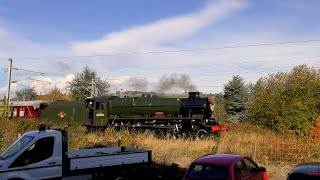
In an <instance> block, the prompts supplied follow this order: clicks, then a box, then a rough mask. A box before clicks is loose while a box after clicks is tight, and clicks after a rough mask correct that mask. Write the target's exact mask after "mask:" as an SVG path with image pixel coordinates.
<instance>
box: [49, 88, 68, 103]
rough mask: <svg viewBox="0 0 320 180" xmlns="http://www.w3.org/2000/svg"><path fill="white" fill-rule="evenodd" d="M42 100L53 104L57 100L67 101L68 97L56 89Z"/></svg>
mask: <svg viewBox="0 0 320 180" xmlns="http://www.w3.org/2000/svg"><path fill="white" fill-rule="evenodd" d="M44 100H46V101H48V102H53V101H58V100H69V97H68V96H67V95H65V94H63V93H61V91H60V90H59V89H58V88H54V89H52V90H51V91H50V92H49V93H48V94H47V95H45V97H44Z"/></svg>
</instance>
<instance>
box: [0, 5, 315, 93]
mask: <svg viewBox="0 0 320 180" xmlns="http://www.w3.org/2000/svg"><path fill="white" fill-rule="evenodd" d="M318 7H320V1H317V0H308V1H300V0H290V1H289V0H283V1H276V0H260V1H256V0H228V1H225V0H202V1H199V0H188V1H182V0H161V1H155V0H139V1H129V0H108V1H104V0H93V1H76V0H68V1H65V0H64V1H63V0H56V1H49V0H29V1H18V0H0V97H3V96H5V94H6V91H7V85H8V76H7V71H6V70H7V68H8V66H9V61H8V59H9V58H11V59H12V61H13V68H14V69H13V71H12V81H14V83H11V88H12V89H11V96H14V92H15V91H16V90H20V89H23V88H26V87H34V88H35V90H36V91H37V92H38V93H39V94H45V93H48V92H49V91H50V90H51V89H52V88H54V87H57V88H59V89H60V90H61V91H63V92H67V91H68V87H67V84H68V82H70V81H71V80H72V79H73V78H74V77H75V75H76V74H77V73H80V72H81V71H82V70H83V68H84V67H85V66H89V67H90V68H92V69H93V70H94V71H96V72H97V74H98V76H99V77H101V78H102V79H105V80H107V81H108V82H109V83H110V85H111V88H110V92H115V91H119V90H121V89H122V90H123V91H126V90H141V91H156V92H157V91H158V92H175V93H181V92H186V91H191V90H196V91H200V92H204V93H221V92H223V87H224V85H225V84H227V83H228V82H229V81H230V80H231V79H232V76H235V75H239V76H240V77H242V78H243V79H244V81H245V82H246V83H253V84H254V83H255V82H256V81H257V80H258V79H259V78H262V77H267V76H268V75H270V74H273V73H276V72H280V71H281V72H287V71H289V70H290V69H292V68H293V67H295V66H297V65H301V64H306V65H307V66H308V67H314V68H319V66H320V63H319V62H320V53H319V52H318V51H319V48H320V36H319V35H320V21H319V20H318V18H319V17H320V11H319V9H318ZM164 84H165V86H164Z"/></svg>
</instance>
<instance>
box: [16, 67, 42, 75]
mask: <svg viewBox="0 0 320 180" xmlns="http://www.w3.org/2000/svg"><path fill="white" fill-rule="evenodd" d="M12 69H13V70H20V71H25V72H32V73H39V74H40V75H42V76H44V73H43V72H38V71H32V70H26V69H21V68H12Z"/></svg>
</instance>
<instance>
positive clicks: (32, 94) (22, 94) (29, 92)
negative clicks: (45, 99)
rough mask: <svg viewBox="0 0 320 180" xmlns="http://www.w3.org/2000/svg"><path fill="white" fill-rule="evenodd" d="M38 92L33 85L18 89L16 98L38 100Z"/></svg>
mask: <svg viewBox="0 0 320 180" xmlns="http://www.w3.org/2000/svg"><path fill="white" fill-rule="evenodd" d="M36 97H37V93H36V91H35V89H34V88H33V87H26V88H24V89H21V90H17V91H16V100H18V101H32V100H36Z"/></svg>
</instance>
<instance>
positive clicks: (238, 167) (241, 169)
mask: <svg viewBox="0 0 320 180" xmlns="http://www.w3.org/2000/svg"><path fill="white" fill-rule="evenodd" d="M234 171H235V172H234V174H235V176H237V177H240V178H243V177H246V176H247V175H248V174H247V171H246V167H245V166H244V164H243V163H242V161H241V160H240V161H238V162H237V163H236V164H235V166H234Z"/></svg>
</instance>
